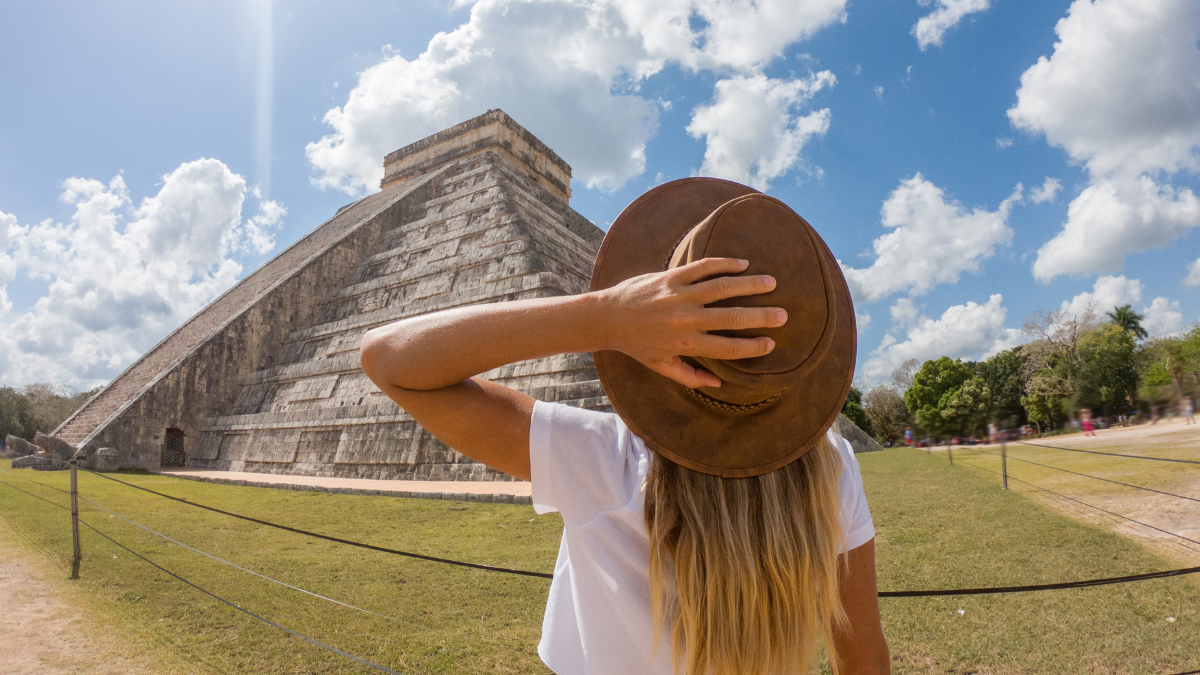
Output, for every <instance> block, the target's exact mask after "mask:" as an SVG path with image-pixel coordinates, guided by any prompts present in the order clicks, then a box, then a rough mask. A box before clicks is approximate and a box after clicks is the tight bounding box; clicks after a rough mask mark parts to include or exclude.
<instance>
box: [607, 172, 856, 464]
mask: <svg viewBox="0 0 1200 675" xmlns="http://www.w3.org/2000/svg"><path fill="white" fill-rule="evenodd" d="M753 192H757V191H756V190H754V189H752V188H749V187H747V186H745V185H741V184H738V183H734V182H731V181H726V180H720V179H716V178H684V179H681V180H677V181H672V182H670V183H665V184H663V185H660V186H658V187H656V188H654V189H652V190H650V191H649V192H647V193H645V194H644V195H642V196H641V197H639V198H638V199H636V200H635V201H634V202H633V203H632V204H630V205H629V206H627V207H626V208H625V210H624V211H622V212H621V215H619V216H617V219H616V220H615V221H614V222H613V224H612V226H611V227H610V228H609V230H608V233H607V234H606V235H605V237H604V243H603V244H602V245H601V247H600V252H599V253H598V254H597V256H596V265H595V267H594V268H593V270H592V279H591V286H590V290H592V291H597V290H602V289H605V288H610V287H612V286H615V285H617V284H618V283H620V282H622V281H624V280H626V279H629V278H631V277H635V276H638V275H641V274H648V273H652V272H661V271H663V269H664V265H665V262H666V261H667V259H668V258H669V257H670V255H671V253H672V252H673V251H674V249H675V246H676V244H677V243H678V242H679V241H680V240H681V239H682V238H683V236H684V235H685V234H687V232H689V231H690V230H691V229H692V228H693V227H695V226H696V224H697V223H699V222H700V221H702V220H704V218H706V217H707V216H708V215H709V214H710V213H712V212H713V211H714V210H715V209H716V208H717V207H719V206H721V205H722V204H724V203H726V202H728V201H729V200H731V199H734V198H736V197H740V196H743V195H746V194H750V193H753ZM817 241H818V242H819V244H820V251H821V255H822V256H823V257H824V258H825V261H826V264H827V265H828V267H829V269H830V270H831V272H833V273H832V274H831V276H832V277H833V279H832V281H833V292H834V295H835V298H834V299H835V302H834V306H835V323H834V329H835V335H836V336H837V337H836V340H837V342H838V343H839V345H838V348H836V349H830V350H829V351H828V353H827V354H826V355H825V356H824V358H822V359H821V361H820V362H819V363H818V364H817V365H816V366H815V367H814V368H812V370H811V371H809V373H808V374H807V375H806V376H805V378H804V381H803V382H802V383H800V384H798V385H796V386H792V387H789V388H788V389H787V390H785V391H784V392H783V394H782V395H780V396H779V397H778V398H776V399H775V400H773V401H771V402H770V403H769V404H768V405H766V406H764V407H763V408H761V409H759V410H757V411H755V412H753V413H736V412H729V411H726V410H721V409H718V408H715V407H713V406H711V405H709V404H707V403H704V402H702V401H701V400H700V398H698V397H696V396H694V395H693V394H692V393H690V392H689V391H688V390H687V389H685V388H684V387H683V385H680V384H679V383H677V382H675V381H673V380H671V379H669V378H666V377H664V376H662V375H659V374H658V373H656V372H654V371H653V370H650V369H649V368H647V367H645V366H643V365H642V364H641V363H639V362H638V361H636V360H635V359H633V358H631V357H629V356H626V355H625V354H623V353H621V352H616V351H599V352H595V353H594V354H593V358H594V360H595V364H596V372H597V373H598V375H599V377H600V383H601V385H602V386H603V387H604V392H605V394H607V395H608V399H609V402H610V403H612V406H613V409H614V410H616V412H617V414H618V415H620V416H621V419H622V420H623V421H624V422H625V424H626V425H628V426H629V428H630V430H631V431H633V433H635V434H637V436H638V437H640V438H641V439H642V440H643V441H645V442H646V444H647V446H649V447H650V449H651V450H653V451H654V452H657V453H659V454H662V455H663V456H665V457H667V458H668V459H670V460H672V461H673V462H675V463H677V464H680V465H682V466H684V467H687V468H689V469H692V470H694V471H699V472H702V473H706V474H712V475H717V476H722V477H725V478H745V477H750V476H757V475H761V474H764V473H768V472H770V471H774V470H775V469H778V468H781V467H783V466H785V465H787V464H790V463H791V462H793V461H795V460H796V459H797V458H799V457H800V456H801V455H803V454H804V453H805V452H807V451H808V450H810V449H811V448H812V447H814V446H815V445H816V443H817V442H818V441H819V440H820V438H821V436H822V435H823V434H825V433H826V431H828V430H829V427H830V426H832V425H833V423H834V421H835V420H836V419H837V416H838V413H839V412H841V409H842V405H843V403H844V402H845V400H846V396H847V394H848V393H849V391H850V384H851V381H852V380H853V377H854V362H855V354H856V349H857V332H856V328H855V321H854V307H853V304H852V301H851V298H850V290H849V288H848V287H847V286H846V281H845V278H844V277H843V276H842V274H841V271H840V268H839V267H838V264H837V260H836V259H835V258H834V257H833V254H832V253H830V251H829V248H828V247H827V246H825V243H824V242H823V241H821V240H820V238H819V237H818V238H817Z"/></svg>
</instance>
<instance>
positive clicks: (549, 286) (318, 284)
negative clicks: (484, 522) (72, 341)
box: [54, 110, 880, 480]
mask: <svg viewBox="0 0 1200 675" xmlns="http://www.w3.org/2000/svg"><path fill="white" fill-rule="evenodd" d="M570 182H571V167H570V166H568V165H567V163H566V162H564V161H563V160H562V159H560V158H559V157H558V155H556V154H554V151H552V150H551V149H550V148H548V147H546V146H545V145H544V144H543V143H542V142H541V141H539V140H538V139H537V138H535V137H534V136H533V135H532V134H530V133H529V132H528V131H526V130H525V129H524V128H522V127H521V126H520V125H518V124H517V123H516V122H514V121H513V120H512V118H510V117H509V116H508V115H506V114H504V113H503V112H502V111H500V110H492V111H489V112H487V113H485V114H483V115H480V116H479V117H476V118H474V119H472V120H468V121H466V122H463V123H462V124H459V125H457V126H454V127H451V128H450V129H447V130H445V131H442V132H440V133H437V134H435V135H433V136H430V137H429V138H426V139H424V140H421V141H418V142H416V143H413V144H412V145H409V146H407V147H404V148H401V149H400V150H397V151H396V152H393V153H391V154H389V155H388V156H387V157H386V158H385V159H384V178H383V181H382V188H383V189H382V190H381V191H380V192H378V193H376V194H373V195H371V196H369V197H366V198H364V199H362V200H360V201H358V202H355V203H353V204H350V205H349V206H345V207H343V208H342V209H340V210H339V211H338V212H337V214H336V215H335V216H334V217H333V218H332V219H330V220H329V221H327V222H325V223H324V224H323V225H321V226H320V227H318V228H317V229H315V230H313V231H312V232H311V233H309V234H308V235H307V236H305V237H304V238H302V239H300V240H299V241H297V242H296V243H295V244H293V245H292V246H291V247H289V248H288V249H287V250H285V251H283V252H282V253H280V254H279V255H278V256H276V257H275V258H274V259H272V260H271V261H269V262H267V263H266V264H264V265H263V266H262V267H261V268H259V269H258V270H256V271H255V272H253V273H252V274H250V275H249V276H247V277H246V278H245V279H243V280H242V281H241V282H239V283H238V284H237V285H236V286H234V287H233V288H231V289H230V290H229V291H227V292H226V293H225V294H223V295H222V296H220V297H219V298H217V299H216V300H214V301H213V302H212V303H211V304H209V305H208V306H207V307H205V308H204V309H203V310H201V311H200V312H199V313H198V314H196V315H195V316H193V317H192V318H191V319H189V320H188V321H187V322H185V323H184V324H183V325H182V326H180V327H179V329H178V330H176V331H175V332H173V333H171V334H170V335H169V336H167V337H166V339H164V340H163V341H162V342H161V343H159V344H158V345H157V346H155V347H154V348H153V349H151V350H150V351H149V352H147V353H146V354H145V355H144V356H142V358H140V359H139V360H138V361H137V362H135V363H134V364H133V365H132V366H130V367H129V368H128V369H127V370H126V371H125V372H123V373H121V375H119V376H117V378H116V379H114V380H113V381H112V382H111V383H109V385H108V386H107V387H105V388H104V389H103V390H102V391H101V392H100V393H98V394H97V395H96V396H95V397H94V398H92V399H91V400H90V401H88V402H87V403H86V404H85V405H84V406H83V407H82V408H80V409H79V410H78V411H77V412H76V413H75V414H74V415H73V416H71V417H70V418H69V419H67V421H66V422H64V423H63V424H62V425H61V426H60V427H59V428H58V429H57V430H56V431H55V432H54V436H56V437H58V438H60V439H62V440H64V441H66V442H67V443H69V444H71V445H73V446H75V447H77V448H84V449H85V450H86V451H87V453H88V456H92V455H94V454H95V452H96V451H97V450H98V449H100V448H103V447H108V448H114V449H116V450H117V452H118V454H119V457H120V466H121V467H129V468H145V469H159V468H163V467H172V466H175V467H179V466H186V467H189V468H197V469H223V470H231V471H257V472H264V473H281V474H302V475H319V476H346V477H358V478H393V479H394V478H409V479H421V480H508V479H510V478H509V477H508V476H506V475H504V474H501V473H499V472H496V471H494V470H491V469H489V468H487V467H485V466H483V465H481V464H477V463H475V462H473V461H471V460H469V459H467V458H466V457H463V456H462V455H460V454H458V453H457V452H455V451H453V450H451V449H450V448H448V447H446V446H445V445H444V444H442V443H441V442H440V441H438V440H437V439H435V438H433V437H432V436H431V435H430V434H429V433H428V432H426V431H425V430H424V429H422V428H421V427H420V426H419V425H417V424H416V422H414V421H413V420H412V419H411V418H410V417H409V416H408V415H406V414H405V413H404V412H403V411H402V410H400V409H399V407H398V406H396V404H395V403H392V402H391V401H390V400H389V399H388V398H387V397H386V396H384V395H383V394H382V393H380V392H379V391H378V390H377V389H376V388H375V386H374V385H373V384H372V383H371V382H370V380H368V379H367V378H366V376H365V375H364V374H363V372H362V370H361V369H360V368H359V366H358V344H359V341H360V339H361V338H362V335H363V334H364V333H365V332H366V331H367V330H369V329H371V328H374V327H376V326H381V325H384V324H387V323H390V322H393V321H396V320H399V319H402V318H404V317H408V316H414V315H419V314H424V313H427V312H432V311H436V310H440V309H446V308H450V307H458V306H462V305H470V304H476V303H483V302H498V301H503V300H515V299H521V298H537V297H547V296H555V295H567V294H575V293H582V292H584V291H586V290H587V287H588V280H589V278H590V277H591V271H592V263H593V261H594V260H595V257H596V251H597V249H598V248H599V245H600V242H601V240H602V239H603V236H604V233H603V232H602V231H601V230H599V229H598V228H597V227H596V226H595V225H593V224H592V223H591V222H589V221H588V220H587V219H586V218H584V217H583V216H581V215H579V214H578V213H576V212H575V211H573V210H572V209H571V208H570V207H569V206H568V205H567V204H568V201H569V200H570V197H571V189H570ZM484 377H487V378H489V379H493V380H496V381H499V382H504V383H505V384H508V385H510V386H513V387H516V388H517V389H520V390H522V391H525V392H526V393H528V394H530V395H531V396H534V397H535V398H539V399H542V400H545V401H557V402H563V403H569V404H571V405H577V406H583V407H587V408H594V409H602V410H611V408H610V407H609V405H608V399H607V398H605V396H604V392H603V390H602V388H601V387H600V383H599V381H598V380H597V379H596V371H595V368H594V366H593V364H592V358H591V356H590V355H588V354H567V355H561V356H556V357H552V358H546V359H538V360H533V361H524V362H521V363H516V364H512V365H509V366H505V367H504V368H500V369H497V370H495V371H492V372H489V373H485V374H484ZM838 429H839V431H841V432H842V435H843V436H846V437H847V438H849V439H850V440H851V442H852V443H853V444H854V446H855V448H856V450H857V451H860V452H861V451H865V450H871V449H880V448H879V446H878V445H877V444H875V443H874V441H872V440H871V439H870V438H869V437H868V436H867V435H866V434H864V433H862V432H861V431H859V430H858V429H857V427H855V426H854V425H853V423H851V422H849V420H846V419H845V418H841V419H839V421H838Z"/></svg>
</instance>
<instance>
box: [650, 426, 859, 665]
mask: <svg viewBox="0 0 1200 675" xmlns="http://www.w3.org/2000/svg"><path fill="white" fill-rule="evenodd" d="M841 468H842V460H841V456H840V455H839V454H838V451H837V449H836V448H835V447H834V446H833V444H832V443H830V442H829V440H828V439H827V437H824V436H823V437H822V438H821V440H820V442H819V443H817V445H816V447H814V448H813V449H812V450H810V451H808V452H807V453H805V454H804V455H803V456H802V457H800V459H797V460H796V461H795V462H792V463H791V464H788V465H787V466H785V467H783V468H781V469H778V470H776V471H772V472H770V473H767V474H764V475H762V476H756V477H753V478H721V477H718V476H710V475H707V474H703V473H699V472H696V471H692V470H690V469H686V468H684V467H682V466H679V465H678V464H675V463H674V462H672V461H670V460H668V459H666V458H664V457H662V456H659V455H657V454H656V455H655V457H654V464H653V466H652V468H651V471H650V473H649V475H648V476H647V478H646V492H645V500H646V502H645V504H646V508H645V513H646V526H647V528H648V529H649V531H650V600H651V606H652V608H653V612H654V638H653V639H654V642H655V645H656V646H655V649H657V648H658V646H659V638H660V637H661V636H662V635H663V632H664V631H666V630H669V631H670V635H671V651H672V654H673V656H674V660H675V668H676V672H679V670H680V667H681V666H682V672H683V673H685V675H776V674H782V673H802V672H808V670H809V669H810V668H812V667H813V665H814V664H815V663H816V661H817V655H818V653H819V650H820V647H821V646H824V647H825V648H826V650H827V652H828V653H829V654H830V655H831V657H832V654H833V635H834V632H835V631H836V630H837V629H838V628H839V627H840V626H844V625H845V622H846V615H845V612H844V611H843V609H842V605H841V598H840V596H839V594H838V554H839V552H840V550H841V548H842V545H843V540H844V533H843V531H842V527H841V522H840V519H839V511H838V476H839V475H840V473H841ZM830 662H831V664H832V667H833V668H834V669H835V672H836V668H837V664H836V662H837V659H836V658H830Z"/></svg>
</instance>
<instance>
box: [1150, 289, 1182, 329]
mask: <svg viewBox="0 0 1200 675" xmlns="http://www.w3.org/2000/svg"><path fill="white" fill-rule="evenodd" d="M1142 315H1143V316H1145V317H1146V318H1145V319H1144V320H1143V321H1142V327H1143V328H1145V329H1146V332H1147V333H1149V334H1150V335H1152V336H1154V337H1165V336H1167V335H1171V334H1172V333H1176V332H1178V331H1179V329H1180V328H1182V327H1183V312H1180V311H1179V301H1178V300H1176V301H1174V302H1171V301H1169V300H1167V299H1166V298H1155V299H1154V300H1153V301H1152V302H1151V303H1150V306H1149V307H1143V308H1142Z"/></svg>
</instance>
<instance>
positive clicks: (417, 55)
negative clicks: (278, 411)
mask: <svg viewBox="0 0 1200 675" xmlns="http://www.w3.org/2000/svg"><path fill="white" fill-rule="evenodd" d="M1198 38H1200V10H1198V9H1197V7H1196V5H1195V3H1192V2H1188V0H1076V1H1075V2H1069V1H1065V0H1043V1H1038V2H1032V1H1024V2H1021V1H1017V0H990V1H989V0H872V1H862V2H857V1H856V2H848V1H847V0H805V1H796V0H790V1H787V2H782V1H777V0H760V1H759V2H757V3H755V4H750V3H747V2H745V1H744V0H743V1H741V2H738V1H735V0H662V1H660V2H649V1H647V2H632V1H631V0H591V1H588V2H583V1H580V2H568V1H566V0H537V1H518V0H480V2H478V3H470V2H463V3H459V4H450V3H415V2H413V3H380V2H367V1H363V2H350V3H337V4H336V5H334V4H332V3H319V2H311V1H310V2H300V1H297V2H283V1H276V2H270V1H269V0H253V1H246V0H242V1H239V2H232V1H230V2H222V1H208V2H178V3H149V2H120V1H116V2H107V3H103V4H102V5H97V4H95V3H82V2H59V3H25V4H24V5H20V4H18V5H12V4H11V3H10V6H8V7H6V8H5V10H4V20H3V21H0V92H2V95H3V101H4V105H3V106H0V289H3V290H2V291H0V384H5V385H14V384H25V383H28V382H33V381H50V382H54V383H59V384H65V385H68V386H72V387H89V386H94V385H96V384H99V383H102V382H104V381H106V380H107V379H110V378H111V377H112V376H114V375H115V374H116V373H118V372H120V370H121V369H123V368H124V367H125V366H127V365H128V364H129V363H131V362H132V360H133V359H135V358H136V357H137V356H138V355H139V354H140V353H142V352H143V351H144V350H146V349H148V348H149V347H150V346H152V345H153V344H154V343H155V342H157V341H158V340H159V339H161V338H162V337H163V336H164V335H166V333H167V332H169V331H170V330H171V329H172V328H174V327H175V326H177V325H178V324H179V323H180V322H182V321H183V320H184V319H186V318H187V317H188V316H190V315H191V314H192V313H194V312H195V311H196V310H197V309H199V308H200V307H202V306H203V305H204V304H205V303H206V302H208V301H209V300H211V299H212V298H213V297H215V295H217V294H219V293H220V292H222V291H223V290H224V289H226V288H228V287H229V285H231V284H233V283H235V282H236V280H237V279H239V278H241V277H243V276H245V275H246V274H247V273H249V272H250V271H251V270H253V269H254V268H255V267H257V266H258V265H259V264H261V263H262V262H263V261H265V260H266V259H268V258H270V257H271V256H272V255H274V254H275V253H277V252H278V251H280V250H282V248H284V247H285V246H287V245H288V244H290V243H291V242H293V241H295V240H296V239H297V238H299V237H301V236H303V235H304V234H305V233H307V232H308V231H310V230H311V229H313V228H314V227H316V226H317V225H319V224H320V223H321V222H323V221H324V220H326V219H327V218H329V217H330V216H332V214H333V213H334V212H335V211H336V209H337V208H338V207H339V206H342V205H344V204H346V203H348V202H350V201H353V200H354V199H357V198H359V197H361V196H362V195H364V194H366V193H367V192H369V191H371V190H373V189H375V188H373V187H372V186H373V185H377V184H378V178H379V176H378V175H377V173H376V172H379V171H381V160H382V156H383V154H385V153H386V152H388V151H390V150H394V149H396V148H398V147H401V146H402V145H404V144H406V143H409V142H412V141H415V140H418V139H420V138H422V137H424V136H426V135H428V134H430V133H433V132H435V131H437V130H439V129H441V128H444V127H446V126H450V125H452V124H455V123H457V122H460V121H462V120H464V119H467V118H469V117H472V116H474V115H476V114H479V113H481V112H483V111H484V110H487V109H488V108H494V107H500V108H503V109H504V110H506V111H507V112H508V113H509V114H511V115H512V116H513V117H514V118H515V119H516V120H517V121H518V122H520V123H521V124H523V125H525V126H526V127H527V128H529V129H530V130H531V131H532V132H533V133H534V134H536V135H537V136H539V137H540V138H541V139H542V140H544V141H545V142H546V143H547V144H549V145H550V146H551V147H552V148H554V149H555V150H556V151H557V152H558V153H559V154H560V155H562V156H563V158H564V159H565V160H566V161H567V162H568V163H570V164H571V165H572V166H573V167H574V169H575V177H574V182H573V187H574V196H573V198H572V206H574V208H575V209H576V210H578V211H580V212H581V213H583V214H584V215H585V216H587V217H588V218H590V219H591V220H593V221H594V222H595V223H596V224H597V225H599V226H601V227H607V225H608V223H609V222H611V221H612V219H613V218H614V217H615V216H616V215H617V214H618V213H619V212H620V210H621V209H622V208H623V207H624V206H625V204H627V203H628V202H629V201H631V200H632V199H634V198H635V197H637V196H638V195H639V194H641V193H642V192H643V191H644V190H646V189H648V188H649V187H652V186H653V185H655V184H656V183H657V182H660V181H664V180H671V179H674V178H679V177H683V176H688V175H694V174H711V175H719V176H723V177H728V178H732V179H735V180H741V181H743V182H750V183H752V184H754V185H756V186H757V187H760V188H762V189H765V190H766V191H767V192H769V193H770V194H773V195H775V196H777V197H779V198H781V199H783V200H784V201H786V202H787V203H789V204H790V205H791V206H792V207H793V208H795V209H796V210H797V211H798V212H799V213H800V214H801V215H803V216H804V217H805V218H806V219H808V220H809V221H810V222H811V223H812V224H813V225H814V226H815V227H816V228H817V230H818V231H819V232H820V233H821V234H822V236H824V237H825V239H826V241H827V242H828V244H829V246H830V248H831V249H832V250H833V252H834V253H835V255H836V256H837V257H838V258H839V259H840V260H841V261H842V264H843V268H844V269H845V272H846V275H847V278H848V279H849V281H850V283H851V286H852V289H853V292H854V295H855V300H856V309H857V312H858V313H859V322H860V343H859V375H860V378H862V379H863V381H871V380H879V379H883V378H886V376H887V374H888V373H890V371H891V368H893V367H895V366H896V365H898V364H899V363H900V362H902V361H904V360H905V359H907V358H918V359H922V360H923V359H925V358H931V357H936V356H939V355H941V354H949V355H951V356H954V357H963V358H979V357H981V356H985V355H987V354H988V353H991V352H994V351H995V350H998V349H1001V348H1005V347H1007V346H1011V345H1013V344H1017V343H1019V342H1020V341H1021V340H1022V339H1023V337H1022V335H1021V334H1020V330H1019V329H1020V327H1021V321H1022V319H1023V318H1024V317H1025V316H1027V315H1028V314H1029V313H1030V312H1032V311H1034V310H1036V309H1038V308H1049V309H1063V310H1064V311H1067V312H1071V313H1077V312H1081V311H1085V310H1086V307H1087V306H1088V305H1089V304H1092V305H1093V306H1094V307H1095V308H1097V309H1099V310H1100V311H1105V310H1108V309H1111V306H1112V305H1113V304H1125V303H1126V302H1128V303H1130V304H1132V305H1133V306H1134V308H1135V309H1137V310H1138V311H1142V312H1144V313H1145V314H1146V315H1147V323H1148V324H1149V325H1150V327H1151V328H1152V330H1153V331H1154V332H1156V333H1158V334H1168V333H1170V332H1172V331H1176V330H1179V329H1180V328H1182V327H1184V326H1186V325H1188V324H1191V323H1193V322H1195V321H1196V320H1197V319H1200V240H1198V239H1197V237H1198V236H1200V235H1198V234H1196V233H1195V232H1192V230H1194V229H1195V228H1196V226H1197V225H1200V199H1197V197H1196V195H1195V194H1194V193H1195V191H1197V190H1198V189H1200V185H1198V183H1197V169H1198V167H1200V48H1198V47H1197V40H1198ZM1018 184H1019V185H1020V186H1021V187H1020V188H1019V189H1018Z"/></svg>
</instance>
